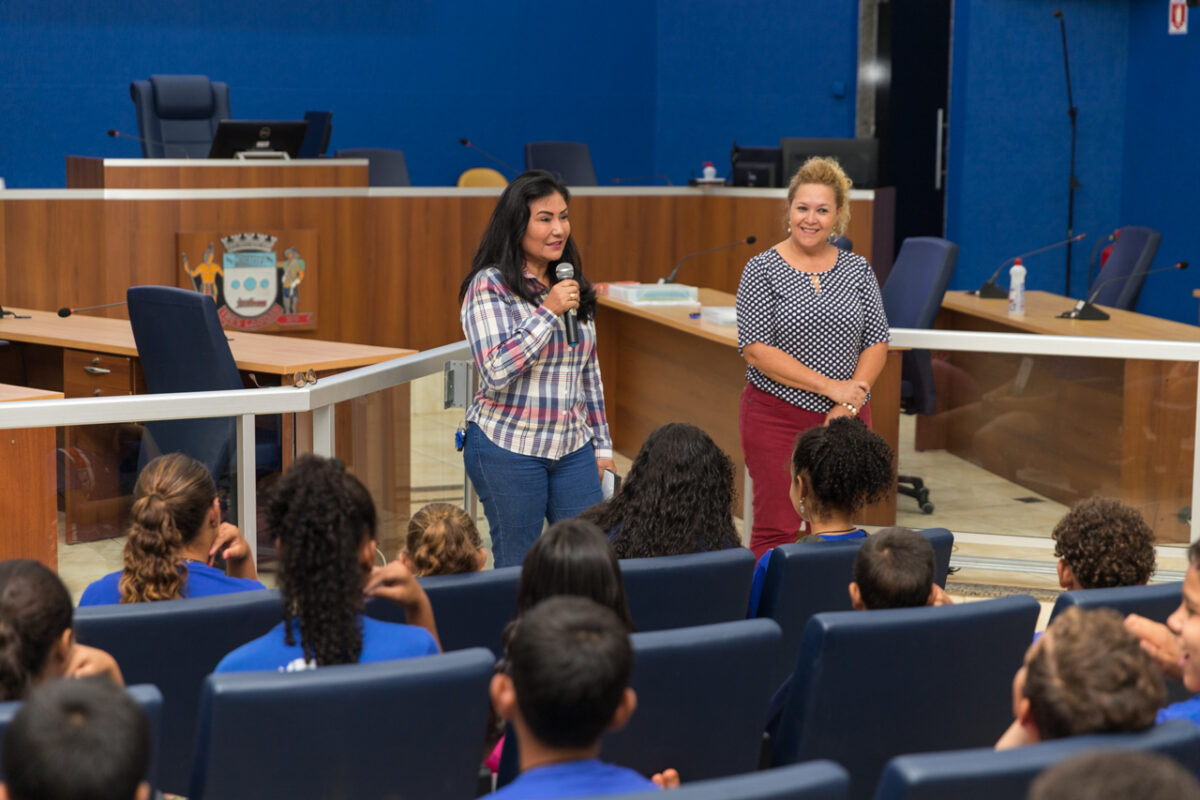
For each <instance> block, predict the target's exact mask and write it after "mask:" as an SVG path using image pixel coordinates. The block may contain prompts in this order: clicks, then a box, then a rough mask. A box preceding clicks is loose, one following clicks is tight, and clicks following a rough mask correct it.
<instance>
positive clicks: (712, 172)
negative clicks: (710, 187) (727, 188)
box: [704, 161, 717, 181]
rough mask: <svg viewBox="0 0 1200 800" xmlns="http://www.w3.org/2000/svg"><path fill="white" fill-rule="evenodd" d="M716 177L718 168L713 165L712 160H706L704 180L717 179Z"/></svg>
mask: <svg viewBox="0 0 1200 800" xmlns="http://www.w3.org/2000/svg"><path fill="white" fill-rule="evenodd" d="M716 177H717V168H716V167H714V166H713V163H712V162H711V161H705V162H704V180H706V181H711V180H716Z"/></svg>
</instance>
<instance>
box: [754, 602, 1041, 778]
mask: <svg viewBox="0 0 1200 800" xmlns="http://www.w3.org/2000/svg"><path fill="white" fill-rule="evenodd" d="M1039 609H1040V606H1039V605H1038V602H1037V601H1036V600H1034V599H1033V598H1032V597H1029V596H1028V595H1017V596H1013V597H1003V598H1000V599H998V600H985V601H981V602H978V603H964V604H962V605H954V606H940V607H927V608H902V609H890V610H884V611H870V612H861V611H834V612H829V613H825V614H817V615H816V616H815V617H813V618H812V619H811V620H809V622H808V626H807V627H806V628H805V629H804V638H803V640H802V642H801V644H800V655H799V657H798V658H797V660H796V670H795V672H794V673H793V676H792V685H791V690H790V692H789V693H788V696H787V700H786V701H785V704H784V707H783V715H782V718H781V719H780V723H779V730H778V736H777V738H776V740H775V742H774V746H773V751H772V754H771V757H772V763H773V764H774V765H776V766H779V765H783V764H795V763H799V762H801V761H809V760H811V759H814V758H828V759H832V760H833V761H836V762H838V763H839V764H841V765H842V766H843V767H845V768H846V770H847V771H849V773H850V776H851V777H850V796H851V797H852V798H869V797H871V792H872V791H873V790H874V788H875V783H876V780H877V779H878V778H879V774H880V772H882V770H883V767H884V765H885V764H886V763H887V761H888V760H889V759H891V758H893V757H895V756H898V755H902V754H904V753H918V752H928V751H933V750H948V749H951V748H955V747H984V746H987V745H991V744H993V743H994V742H995V741H996V739H997V738H999V736H1000V734H1001V733H1003V732H1004V730H1005V729H1006V728H1007V727H1008V725H1009V723H1010V722H1012V690H1011V687H1012V679H1013V675H1014V674H1015V673H1016V671H1017V669H1018V668H1019V667H1020V666H1021V662H1022V658H1023V656H1024V654H1025V650H1026V649H1027V648H1028V647H1029V642H1030V640H1031V639H1032V637H1033V628H1034V624H1035V623H1036V621H1037V616H1038V611H1039Z"/></svg>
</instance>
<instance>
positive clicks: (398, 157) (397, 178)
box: [334, 147, 412, 186]
mask: <svg viewBox="0 0 1200 800" xmlns="http://www.w3.org/2000/svg"><path fill="white" fill-rule="evenodd" d="M334 155H335V156H336V157H337V158H365V159H367V160H368V161H370V162H371V163H370V164H369V165H368V166H367V176H368V177H367V183H369V184H370V185H371V186H412V181H411V180H409V177H408V162H407V161H405V160H404V151H402V150H389V149H387V148H383V147H353V148H350V149H349V150H338V151H337V152H336V153H334Z"/></svg>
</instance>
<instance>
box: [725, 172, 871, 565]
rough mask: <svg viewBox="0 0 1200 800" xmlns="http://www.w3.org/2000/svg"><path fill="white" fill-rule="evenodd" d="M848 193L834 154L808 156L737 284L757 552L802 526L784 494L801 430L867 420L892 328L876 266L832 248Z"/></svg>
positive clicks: (744, 429) (790, 538)
mask: <svg viewBox="0 0 1200 800" xmlns="http://www.w3.org/2000/svg"><path fill="white" fill-rule="evenodd" d="M849 193H850V179H849V178H848V177H846V173H845V172H843V171H842V168H841V167H840V166H839V165H838V163H837V161H835V160H833V159H828V158H810V159H809V160H808V161H806V162H805V163H804V165H803V166H802V167H801V168H800V169H799V171H797V172H796V175H795V176H794V177H793V178H792V182H791V184H790V185H789V186H788V199H787V203H788V204H787V208H788V212H787V223H788V235H787V238H786V239H784V240H783V241H781V242H779V243H778V244H776V245H775V246H774V247H773V248H771V249H770V250H767V251H766V252H763V253H760V254H758V255H757V256H755V257H754V258H752V259H750V261H749V262H748V263H747V264H746V268H745V270H743V272H742V280H741V283H740V285H739V286H738V292H737V319H738V350H739V351H740V352H741V354H742V356H743V357H744V358H745V359H746V364H747V367H746V381H747V382H746V388H745V390H744V391H743V392H742V404H741V411H740V414H739V418H738V422H739V426H740V428H741V434H742V450H743V452H744V453H745V456H746V467H747V469H749V470H750V477H751V478H752V479H753V481H754V530H753V533H752V534H751V537H750V548H751V549H752V550H753V551H754V554H755V555H756V556H760V555H762V553H764V552H765V551H767V550H768V549H770V548H772V547H775V546H776V545H780V544H787V543H789V542H794V541H796V538H797V535H798V533H799V529H800V525H801V522H802V520H801V519H800V516H799V515H798V514H797V513H796V511H795V509H794V508H792V504H791V501H790V500H789V498H788V487H789V482H790V475H789V474H788V460H789V458H790V457H791V452H792V446H793V444H794V443H795V441H796V437H797V436H798V435H800V434H801V433H803V432H804V431H806V430H808V429H810V428H814V427H816V426H818V425H824V424H825V423H826V422H827V421H829V420H831V419H834V418H836V417H844V416H859V417H861V418H862V419H863V421H864V422H866V423H867V424H868V425H870V424H871V408H870V403H869V401H870V398H871V385H872V384H873V383H874V382H875V379H876V378H878V377H879V373H880V371H881V370H882V369H883V365H884V362H885V361H886V360H887V347H888V345H887V343H888V339H889V335H888V323H887V316H886V315H885V314H884V311H883V301H882V299H881V298H880V296H879V284H878V283H877V282H876V280H875V273H874V272H873V271H872V269H871V265H870V264H869V263H867V260H866V259H865V258H863V257H862V256H859V255H855V254H854V253H850V252H846V251H842V250H839V249H838V248H837V247H835V246H833V245H832V244H830V243H829V239H830V236H831V235H832V234H841V233H842V232H844V231H845V230H846V224H847V223H848V222H849V221H850V202H849ZM811 533H827V534H828V533H833V534H836V533H840V531H811Z"/></svg>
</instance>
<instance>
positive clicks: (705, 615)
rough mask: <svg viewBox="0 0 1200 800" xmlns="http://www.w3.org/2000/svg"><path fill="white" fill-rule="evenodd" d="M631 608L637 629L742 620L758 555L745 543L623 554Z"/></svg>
mask: <svg viewBox="0 0 1200 800" xmlns="http://www.w3.org/2000/svg"><path fill="white" fill-rule="evenodd" d="M621 579H622V580H623V581H624V582H625V597H626V600H627V601H628V602H629V613H630V615H631V616H632V617H633V624H634V626H635V627H636V628H637V629H638V630H639V631H661V630H666V629H667V628H685V627H688V626H691V625H710V624H712V623H715V622H731V621H733V620H737V619H744V618H745V616H746V606H747V604H748V603H749V602H750V583H751V581H753V579H754V554H753V553H751V552H750V551H749V550H747V549H745V548H744V547H732V548H729V549H728V550H715V551H713V552H710V553H690V554H688V555H684V556H661V557H659V558H624V559H621Z"/></svg>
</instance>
